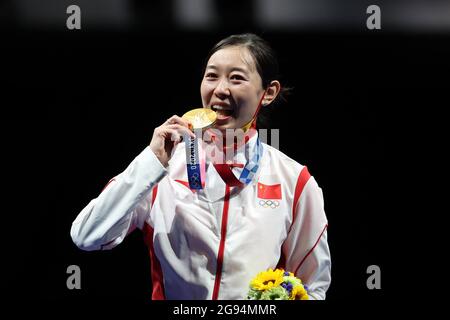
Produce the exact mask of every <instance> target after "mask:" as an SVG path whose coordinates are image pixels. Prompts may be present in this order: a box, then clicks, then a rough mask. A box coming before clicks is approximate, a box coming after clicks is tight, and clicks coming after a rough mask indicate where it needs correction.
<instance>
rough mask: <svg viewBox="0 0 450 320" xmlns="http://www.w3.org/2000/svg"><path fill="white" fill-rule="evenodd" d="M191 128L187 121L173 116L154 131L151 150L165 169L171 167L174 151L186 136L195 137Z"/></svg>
mask: <svg viewBox="0 0 450 320" xmlns="http://www.w3.org/2000/svg"><path fill="white" fill-rule="evenodd" d="M189 126H190V123H189V122H188V121H187V120H185V119H183V118H181V117H179V116H177V115H173V116H172V117H170V118H169V119H168V120H167V121H166V122H164V123H163V124H162V125H160V126H159V127H157V128H156V129H155V130H154V131H153V137H152V141H151V142H150V149H152V151H153V153H154V154H155V155H156V157H157V158H158V159H159V161H160V162H161V164H162V165H163V166H164V167H167V166H168V165H169V160H170V158H171V156H172V150H173V148H174V147H175V146H176V145H177V144H178V143H179V142H181V141H182V137H183V136H184V135H188V136H191V137H195V135H194V133H193V132H192V131H191V130H190V129H189Z"/></svg>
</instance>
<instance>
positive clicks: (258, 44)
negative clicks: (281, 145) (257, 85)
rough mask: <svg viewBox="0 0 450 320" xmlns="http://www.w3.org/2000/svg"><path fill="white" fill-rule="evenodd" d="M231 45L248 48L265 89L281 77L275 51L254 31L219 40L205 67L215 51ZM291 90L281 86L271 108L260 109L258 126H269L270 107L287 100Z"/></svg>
mask: <svg viewBox="0 0 450 320" xmlns="http://www.w3.org/2000/svg"><path fill="white" fill-rule="evenodd" d="M231 46H241V47H245V48H247V49H248V51H249V52H250V54H251V55H252V57H253V60H254V61H255V65H256V70H257V71H258V74H259V75H260V77H261V79H262V86H263V89H266V88H267V87H268V86H269V84H270V82H271V81H273V80H279V79H280V78H281V75H280V71H279V65H278V59H277V56H276V53H275V51H274V50H273V49H272V47H271V46H270V45H269V43H268V42H267V41H266V40H264V39H263V38H261V37H260V36H258V35H256V34H253V33H243V34H235V35H231V36H229V37H227V38H225V39H223V40H221V41H219V42H218V43H217V44H216V45H215V46H214V47H212V49H211V50H210V51H209V53H208V55H207V57H206V60H205V63H204V68H206V64H207V63H208V60H209V59H210V58H211V56H212V55H213V54H214V53H215V52H217V51H219V50H221V49H224V48H226V47H231ZM204 73H205V70H203V74H204ZM291 90H292V89H291V88H287V87H284V86H281V90H280V93H279V94H278V96H277V97H276V99H275V100H274V101H272V103H271V108H268V107H267V106H266V107H263V108H261V109H260V112H259V116H258V120H257V124H258V127H267V126H268V121H267V119H268V113H269V112H270V111H271V110H269V109H272V110H273V106H274V105H277V104H279V103H280V102H281V101H286V96H287V95H288V94H289V93H290V91H291Z"/></svg>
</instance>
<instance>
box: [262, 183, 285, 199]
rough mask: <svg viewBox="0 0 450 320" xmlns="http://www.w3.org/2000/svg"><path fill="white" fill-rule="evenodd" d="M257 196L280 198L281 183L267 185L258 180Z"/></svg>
mask: <svg viewBox="0 0 450 320" xmlns="http://www.w3.org/2000/svg"><path fill="white" fill-rule="evenodd" d="M258 198H260V199H279V200H281V184H273V185H267V184H263V183H260V182H258Z"/></svg>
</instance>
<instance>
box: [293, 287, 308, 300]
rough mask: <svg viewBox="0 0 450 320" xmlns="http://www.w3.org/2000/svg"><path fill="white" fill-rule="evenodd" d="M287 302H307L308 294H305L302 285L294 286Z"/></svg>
mask: <svg viewBox="0 0 450 320" xmlns="http://www.w3.org/2000/svg"><path fill="white" fill-rule="evenodd" d="M289 300H309V297H308V293H306V290H305V288H304V287H303V285H299V286H295V287H294V288H293V289H292V292H291V296H290V297H289Z"/></svg>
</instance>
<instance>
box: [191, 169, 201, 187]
mask: <svg viewBox="0 0 450 320" xmlns="http://www.w3.org/2000/svg"><path fill="white" fill-rule="evenodd" d="M189 182H190V183H191V184H192V185H194V186H199V185H200V175H199V174H198V173H197V172H194V173H192V174H191V175H189Z"/></svg>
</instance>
